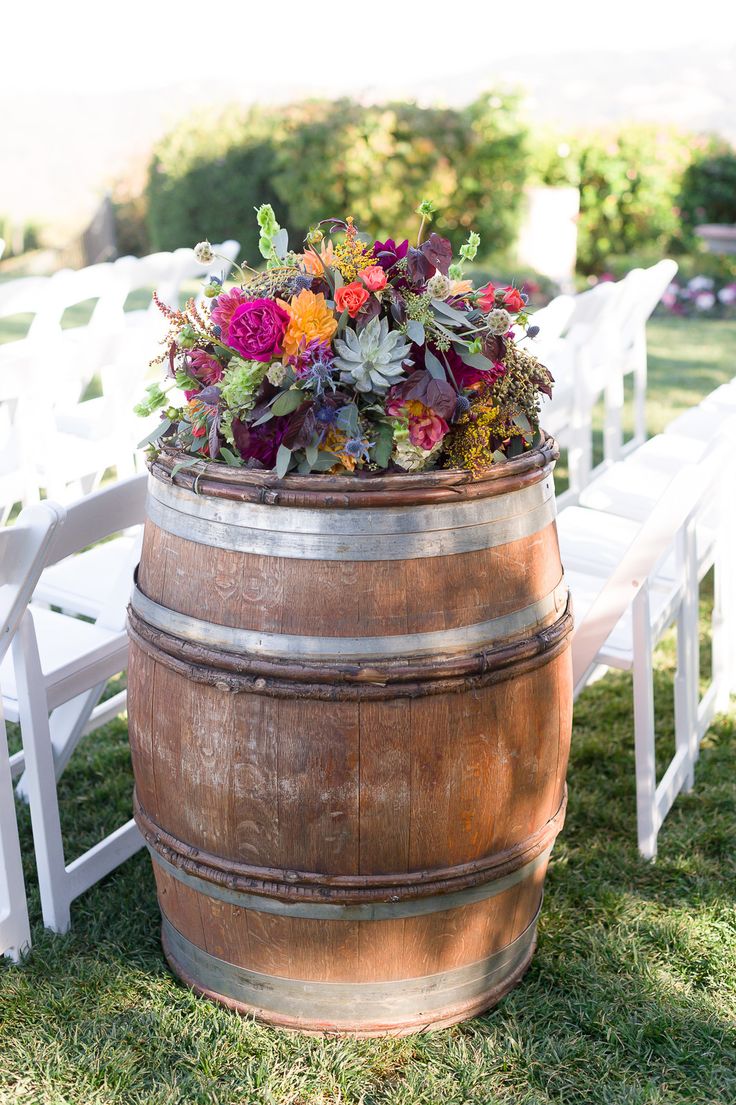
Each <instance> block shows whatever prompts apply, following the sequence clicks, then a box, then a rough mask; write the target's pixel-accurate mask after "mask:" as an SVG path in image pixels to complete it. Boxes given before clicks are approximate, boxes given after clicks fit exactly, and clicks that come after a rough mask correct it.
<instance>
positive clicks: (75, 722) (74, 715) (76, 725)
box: [15, 682, 107, 802]
mask: <svg viewBox="0 0 736 1105" xmlns="http://www.w3.org/2000/svg"><path fill="white" fill-rule="evenodd" d="M106 685H107V683H106V682H103V683H98V684H97V686H96V687H92V689H91V690H89V691H84V692H83V693H82V694H79V695H77V697H76V698H72V699H70V701H69V702H65V703H63V705H61V706H57V708H56V709H55V710H52V712H51V717H50V718H49V733H50V736H51V747H52V750H53V755H54V773H55V776H56V778H57V779H60V778H61V773H62V772H63V770H64V768H65V767H66V765H67V764H68V763H69V760H70V759H71V756H72V753H73V752H74V749H75V748H76V747H77V745H78V744H79V741H80V740H81V738H82V737H83V736H84V731H85V727H86V725H87V722H88V720H89V717H90V714H91V713H92V711H93V709H94V708H95V706H96V705H97V703H98V702H99V699H100V695H101V694H102V692H103V691H104V689H105V687H106ZM15 792H16V794H17V795H18V797H19V798H22V799H23V801H24V802H27V801H28V782H27V772H24V773H23V775H21V778H20V781H19V782H18V784H17V786H16V788H15Z"/></svg>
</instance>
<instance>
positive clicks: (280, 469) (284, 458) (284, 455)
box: [276, 445, 291, 480]
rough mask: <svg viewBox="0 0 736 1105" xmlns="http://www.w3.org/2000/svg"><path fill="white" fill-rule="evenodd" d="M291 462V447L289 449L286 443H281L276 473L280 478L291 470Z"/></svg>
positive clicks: (277, 456) (277, 455)
mask: <svg viewBox="0 0 736 1105" xmlns="http://www.w3.org/2000/svg"><path fill="white" fill-rule="evenodd" d="M290 464H291V449H287V448H286V446H285V445H279V451H278V452H277V454H276V475H277V476H278V477H279V479H280V480H282V479H283V478H284V476H285V475H286V473H287V472H288V471H289V465H290Z"/></svg>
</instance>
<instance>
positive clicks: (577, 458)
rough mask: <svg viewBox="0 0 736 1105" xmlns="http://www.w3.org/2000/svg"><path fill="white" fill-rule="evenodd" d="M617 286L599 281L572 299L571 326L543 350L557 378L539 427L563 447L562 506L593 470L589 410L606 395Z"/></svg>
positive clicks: (572, 497) (569, 499)
mask: <svg viewBox="0 0 736 1105" xmlns="http://www.w3.org/2000/svg"><path fill="white" fill-rule="evenodd" d="M619 295H620V283H619V284H614V283H610V282H609V283H601V284H598V285H596V287H595V288H591V289H590V291H587V292H583V293H581V294H580V295H577V296H575V297H574V309H573V312H572V315H571V317H570V321H569V325H568V326H567V329H566V331H565V333H564V335H563V336H562V337H561V338H558V339H557V340H556V341H555V342H552V343H551V344H550V345H549V346H548V347H547V348H546V350H545V361H544V363H545V364H546V366H547V368H549V370H550V372H551V373H552V375H553V377H554V379H555V386H554V388H553V390H552V399H551V400H543V405H542V414H541V422H542V426H543V427H544V428H545V430H547V432H548V433H551V434H552V435H553V436H554V437H556V438H557V440H558V441H559V443H560V444H561V445H562V446H563V447H566V448H567V462H568V471H569V481H570V488H569V491H568V492H566V493H565V495H564V497H563V498H562V502H563V503H565V502H569V501H575V500H576V498H577V495H578V494H579V493H580V491H581V490H582V488H583V487H585V485H586V484H587V483H588V481H589V480H590V477H591V472H592V468H593V409H594V407H595V405H596V402H597V401H598V399H599V398H600V396H601V395H603V394H604V392H605V390H606V387H607V381H608V380H609V376H610V372H609V365H610V364H611V359H612V358H611V341H612V339H611V328H610V326H609V319H610V317H611V314H612V310H613V305H614V303H615V301H616V299H617V297H618V296H619Z"/></svg>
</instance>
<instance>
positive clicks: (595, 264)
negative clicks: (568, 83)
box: [532, 126, 693, 273]
mask: <svg viewBox="0 0 736 1105" xmlns="http://www.w3.org/2000/svg"><path fill="white" fill-rule="evenodd" d="M692 144H693V138H692V137H691V136H690V135H687V134H684V133H680V132H677V131H675V130H672V129H666V128H661V127H653V126H628V127H625V128H623V129H622V130H619V131H614V130H611V131H608V132H596V133H594V134H585V133H583V134H578V135H573V136H569V137H567V138H561V137H555V138H550V137H548V138H547V139H546V140H543V141H542V142H540V143H539V144H538V146H536V148H535V156H534V162H533V165H532V173H533V177H534V179H536V180H538V181H539V182H540V183H545V184H552V185H555V184H573V185H577V186H578V187H579V188H580V215H579V220H578V270H579V271H580V272H583V273H601V272H604V271H606V270H609V269H610V265H611V259H612V258H613V257H617V256H624V257H625V256H626V255H629V254H631V253H632V252H637V253H648V254H649V255H651V256H653V257H654V258H655V259H656V260H659V259H661V257H662V256H663V255H664V254H665V253H666V252H667V251H668V250H670V248H671V245H672V243H673V242H677V241H679V210H678V206H677V198H678V195H679V192H680V180H681V177H682V174H683V172H684V170H685V169H686V167H687V165H688V164H689V161H690V157H691V147H692ZM629 267H631V266H629Z"/></svg>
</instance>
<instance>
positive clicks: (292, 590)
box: [128, 440, 572, 1035]
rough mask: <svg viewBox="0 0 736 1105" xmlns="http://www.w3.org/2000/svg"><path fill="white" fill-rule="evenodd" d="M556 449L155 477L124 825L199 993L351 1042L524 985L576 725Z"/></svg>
mask: <svg viewBox="0 0 736 1105" xmlns="http://www.w3.org/2000/svg"><path fill="white" fill-rule="evenodd" d="M555 457H556V451H555V446H554V443H553V442H552V441H550V440H546V441H545V442H544V444H543V446H542V447H541V448H540V449H537V450H535V451H534V452H531V453H529V454H526V455H524V456H522V457H520V458H518V459H515V460H513V461H510V462H508V463H506V464H501V465H497V466H494V467H493V468H492V469H491V470H490V471H489V472H488V473H487V475H485V476H484V477H483V478H479V479H473V478H471V477H470V475H469V473H467V472H459V471H441V472H430V473H426V474H416V475H402V476H395V475H394V476H379V477H371V478H367V479H361V478H358V477H343V478H339V477H330V476H322V475H319V476H305V477H299V476H289V477H286V478H285V479H282V480H279V479H278V478H277V477H276V476H275V475H274V474H273V473H265V472H259V471H246V470H244V469H232V468H225V467H224V466H221V465H213V464H203V465H202V466H201V471H199V470H198V472H197V473H195V472H194V471H193V470H192V469H191V468H182V469H178V470H177V467H176V464H177V460H180V459H181V457H180V456H177V454H176V453H171V454H167V453H164V454H162V455H161V457H160V458H159V459H158V460H157V461H156V462H155V463H154V464H153V465H152V467H151V479H150V490H149V502H148V521H147V523H146V530H145V539H144V544H143V551H142V556H141V562H140V566H139V569H138V573H137V581H136V586H135V589H134V593H133V598H132V600H131V608H130V623H129V624H130V639H131V654H130V666H129V689H128V702H129V719H130V737H131V745H132V750H133V765H134V771H135V779H136V796H135V806H136V819H137V821H138V824H139V826H140V828H141V830H142V832H143V833H144V835H145V838H146V841H147V843H148V847H149V849H150V852H151V856H152V858H153V867H154V871H155V876H156V881H157V886H158V896H159V902H160V905H161V911H162V914H163V945H164V950H165V953H166V957H167V959H168V961H169V964H170V965H171V967H172V969H173V971H174V972H175V973H176V974H177V975H178V976H179V977H180V978H182V979H183V980H184V981H185V982H187V983H188V984H189V985H190V986H192V987H193V988H194V989H195V990H196V991H198V992H199V993H201V994H205V995H207V996H208V997H210V998H213V999H215V1000H217V1001H219V1002H222V1003H223V1004H225V1005H228V1006H230V1007H232V1008H234V1009H237V1010H240V1011H244V1012H248V1013H254V1014H255V1015H256V1016H257V1017H258V1018H260V1019H262V1020H265V1021H269V1022H271V1023H274V1024H278V1025H283V1026H288V1027H291V1028H299V1029H305V1030H311V1031H338V1032H349V1033H355V1034H359V1035H374V1034H379V1033H386V1032H388V1033H402V1032H409V1031H416V1030H417V1029H419V1028H422V1027H426V1026H430V1025H433V1026H440V1025H447V1024H451V1023H453V1022H455V1021H458V1020H461V1019H464V1018H466V1017H470V1016H473V1015H475V1014H477V1013H479V1012H481V1011H482V1010H484V1009H486V1008H488V1007H490V1006H491V1005H493V1004H494V1003H495V1002H497V1001H498V1000H499V998H500V997H501V996H502V995H503V994H505V993H506V992H507V991H508V990H509V989H510V988H511V987H512V986H514V985H515V984H516V982H518V980H519V979H520V978H521V976H522V975H523V973H524V971H525V970H526V968H527V966H528V964H529V961H530V959H531V957H532V953H533V951H534V947H535V934H536V924H537V917H538V914H539V910H540V906H541V901H542V886H543V881H544V875H545V870H546V867H547V861H548V858H549V854H550V850H551V848H552V845H553V842H554V839H555V837H556V835H557V833H558V831H559V830H560V827H561V825H562V821H563V817H564V809H565V770H566V765H567V757H568V747H569V739H570V727H571V706H572V693H571V691H572V688H571V665H570V656H569V647H568V645H569V641H568V637H569V633H570V630H571V624H572V623H571V615H570V612H569V607H568V595H567V589H566V587H565V583H564V579H563V575H562V570H561V566H560V557H559V550H558V545H557V535H556V529H555V521H554V510H555V505H554V488H553V483H552V468H553V465H554V460H555Z"/></svg>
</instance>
